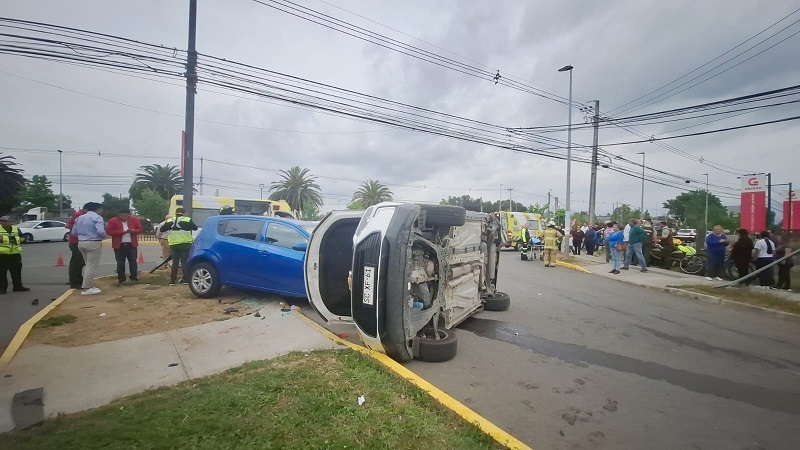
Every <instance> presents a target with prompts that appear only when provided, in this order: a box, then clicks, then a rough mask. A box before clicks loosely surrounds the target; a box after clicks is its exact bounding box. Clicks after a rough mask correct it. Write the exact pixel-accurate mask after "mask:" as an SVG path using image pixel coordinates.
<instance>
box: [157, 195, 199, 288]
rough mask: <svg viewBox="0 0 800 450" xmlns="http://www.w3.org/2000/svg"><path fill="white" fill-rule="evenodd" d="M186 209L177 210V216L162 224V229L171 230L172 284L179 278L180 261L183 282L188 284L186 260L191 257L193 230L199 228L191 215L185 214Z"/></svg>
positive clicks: (164, 230)
mask: <svg viewBox="0 0 800 450" xmlns="http://www.w3.org/2000/svg"><path fill="white" fill-rule="evenodd" d="M183 213H184V209H183V208H178V209H176V210H175V218H174V219H168V220H167V221H165V222H164V224H163V225H161V229H160V231H161V232H162V233H163V232H166V231H169V235H168V236H167V242H169V254H170V256H171V257H172V270H171V271H170V275H169V284H170V286H174V285H175V280H176V279H177V278H178V264H179V263H180V266H181V271H182V273H183V278H182V279H181V281H180V282H181V283H183V284H188V281H189V273H188V272H187V269H188V268H187V267H186V262H187V260H188V259H189V251H190V250H191V249H192V231H194V230H197V225H195V223H194V222H192V219H191V218H190V217H186V216H184V215H183Z"/></svg>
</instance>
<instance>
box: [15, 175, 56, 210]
mask: <svg viewBox="0 0 800 450" xmlns="http://www.w3.org/2000/svg"><path fill="white" fill-rule="evenodd" d="M17 199H18V200H19V207H18V208H17V211H18V212H20V213H24V212H25V211H27V210H29V209H30V208H34V207H37V206H43V207H45V208H47V210H48V211H51V212H55V211H56V210H58V201H57V199H58V196H57V195H56V194H54V193H53V183H51V182H50V181H49V180H48V179H47V177H46V176H44V175H34V176H33V178H31V179H30V180H28V181H27V182H25V187H24V188H23V189H22V190H21V191H19V193H18V194H17Z"/></svg>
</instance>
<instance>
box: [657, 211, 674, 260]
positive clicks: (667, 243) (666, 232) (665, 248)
mask: <svg viewBox="0 0 800 450" xmlns="http://www.w3.org/2000/svg"><path fill="white" fill-rule="evenodd" d="M674 239H675V236H673V235H672V229H671V228H670V227H668V226H667V222H664V221H663V220H662V221H661V231H660V232H659V234H658V242H659V244H661V264H662V265H663V267H664V268H665V269H667V270H669V269H670V268H671V267H672V252H674V251H675V241H674Z"/></svg>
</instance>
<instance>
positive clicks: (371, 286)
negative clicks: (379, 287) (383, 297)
mask: <svg viewBox="0 0 800 450" xmlns="http://www.w3.org/2000/svg"><path fill="white" fill-rule="evenodd" d="M362 301H363V303H364V304H365V305H373V304H374V303H375V268H374V267H372V266H364V294H363V300H362Z"/></svg>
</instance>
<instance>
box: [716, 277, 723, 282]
mask: <svg viewBox="0 0 800 450" xmlns="http://www.w3.org/2000/svg"><path fill="white" fill-rule="evenodd" d="M714 280H715V281H725V280H723V279H722V278H720V277H714Z"/></svg>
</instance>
